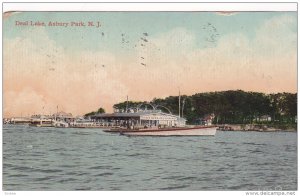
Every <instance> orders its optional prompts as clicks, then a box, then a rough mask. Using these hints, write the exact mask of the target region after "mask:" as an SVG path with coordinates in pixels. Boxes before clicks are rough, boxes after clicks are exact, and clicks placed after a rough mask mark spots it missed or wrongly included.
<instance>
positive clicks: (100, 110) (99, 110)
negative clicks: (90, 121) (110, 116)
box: [97, 108, 105, 114]
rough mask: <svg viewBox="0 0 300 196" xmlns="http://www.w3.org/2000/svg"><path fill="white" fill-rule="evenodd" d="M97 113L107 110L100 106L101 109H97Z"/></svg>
mask: <svg viewBox="0 0 300 196" xmlns="http://www.w3.org/2000/svg"><path fill="white" fill-rule="evenodd" d="M97 113H99V114H102V113H105V110H104V109H103V108H99V109H98V110H97Z"/></svg>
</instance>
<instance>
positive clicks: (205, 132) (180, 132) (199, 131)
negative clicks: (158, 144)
mask: <svg viewBox="0 0 300 196" xmlns="http://www.w3.org/2000/svg"><path fill="white" fill-rule="evenodd" d="M216 131H217V127H207V128H204V127H201V128H193V129H176V130H154V131H150V130H145V131H130V132H127V131H126V132H122V134H123V135H129V136H131V135H132V136H214V135H215V134H216Z"/></svg>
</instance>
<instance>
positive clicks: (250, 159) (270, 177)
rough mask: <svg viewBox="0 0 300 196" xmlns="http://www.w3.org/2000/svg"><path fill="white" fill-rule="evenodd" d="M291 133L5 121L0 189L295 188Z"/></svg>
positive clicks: (294, 150) (293, 135) (294, 139)
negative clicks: (130, 132) (146, 133)
mask: <svg viewBox="0 0 300 196" xmlns="http://www.w3.org/2000/svg"><path fill="white" fill-rule="evenodd" d="M296 189H297V133H295V132H274V133H261V132H221V131H219V132H217V134H216V136H215V137H205V136H200V137H126V136H120V135H117V134H109V133H104V132H102V131H101V130H100V129H58V128H36V127H29V126H13V125H4V127H3V190H5V191H9V190H14V191H27V190H28V191H30V190H41V191H46V190H58V191H64V190H68V191H73V190H296Z"/></svg>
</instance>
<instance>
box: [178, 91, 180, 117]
mask: <svg viewBox="0 0 300 196" xmlns="http://www.w3.org/2000/svg"><path fill="white" fill-rule="evenodd" d="M178 108H179V109H178V116H179V118H180V90H179V97H178Z"/></svg>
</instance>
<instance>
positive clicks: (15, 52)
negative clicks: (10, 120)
mask: <svg viewBox="0 0 300 196" xmlns="http://www.w3.org/2000/svg"><path fill="white" fill-rule="evenodd" d="M4 48H5V50H4V66H3V90H4V100H5V102H4V113H5V115H19V112H16V110H17V108H18V110H19V111H26V113H30V114H33V113H38V112H42V111H41V110H40V108H41V106H45V110H47V111H55V110H56V105H59V108H60V110H65V111H67V112H72V113H74V114H83V113H85V112H89V111H92V110H95V109H97V108H98V107H100V106H102V107H105V108H109V109H110V108H111V105H112V104H114V103H115V102H117V101H120V100H119V97H121V96H122V95H123V96H126V94H127V93H126V92H127V88H126V87H125V86H124V85H123V84H122V83H121V82H120V81H118V80H117V79H114V77H113V73H114V72H115V69H116V68H115V67H113V65H114V61H115V57H114V55H113V54H110V53H107V52H82V53H81V54H76V55H69V54H67V53H66V52H65V51H64V49H63V48H62V47H60V46H59V45H58V44H56V43H55V42H54V41H52V40H50V39H49V37H48V36H47V33H46V32H45V30H44V29H42V28H41V29H34V30H32V32H31V35H28V32H27V33H25V34H23V35H22V36H21V37H17V38H15V39H4ZM22 97H25V98H22ZM26 97H27V98H26ZM31 98H32V100H33V101H32V102H28V100H29V99H31ZM24 99H26V100H27V102H26V101H25V100H24ZM22 103H23V104H22ZM30 105H31V107H30ZM33 105H34V106H33Z"/></svg>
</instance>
